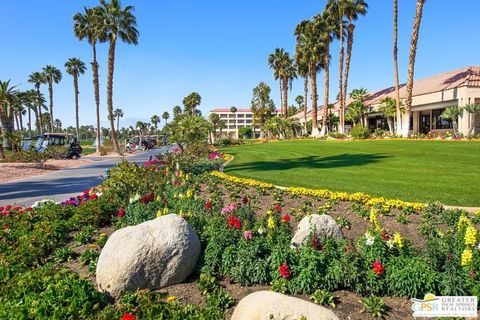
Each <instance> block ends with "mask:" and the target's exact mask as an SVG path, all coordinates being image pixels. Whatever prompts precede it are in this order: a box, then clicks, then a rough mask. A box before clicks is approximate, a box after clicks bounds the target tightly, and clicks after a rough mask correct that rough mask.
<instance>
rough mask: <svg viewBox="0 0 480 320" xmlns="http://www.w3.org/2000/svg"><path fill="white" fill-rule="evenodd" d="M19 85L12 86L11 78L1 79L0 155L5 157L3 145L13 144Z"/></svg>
mask: <svg viewBox="0 0 480 320" xmlns="http://www.w3.org/2000/svg"><path fill="white" fill-rule="evenodd" d="M17 95H18V90H17V86H12V85H11V84H10V80H8V81H0V124H1V126H0V157H1V158H2V159H5V153H4V151H3V145H4V144H5V145H6V147H7V148H9V147H10V146H11V141H10V139H8V137H9V135H10V134H12V133H13V131H14V122H13V117H14V110H13V104H14V103H15V100H16V99H17Z"/></svg>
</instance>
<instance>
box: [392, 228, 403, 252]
mask: <svg viewBox="0 0 480 320" xmlns="http://www.w3.org/2000/svg"><path fill="white" fill-rule="evenodd" d="M392 242H393V243H394V244H395V245H396V246H397V247H398V248H399V249H401V248H403V239H402V236H401V235H400V233H399V232H395V234H394V235H393V241H392Z"/></svg>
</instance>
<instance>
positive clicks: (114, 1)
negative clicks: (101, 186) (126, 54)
mask: <svg viewBox="0 0 480 320" xmlns="http://www.w3.org/2000/svg"><path fill="white" fill-rule="evenodd" d="M100 3H101V5H102V6H101V8H102V9H101V11H102V19H103V23H104V25H105V28H106V34H107V39H108V42H109V48H108V80H107V109H108V116H109V120H110V127H111V129H112V130H111V131H112V140H113V147H114V151H115V152H120V146H119V144H118V139H117V133H116V131H115V125H114V123H113V71H114V67H115V48H116V45H117V40H118V39H120V40H122V41H123V42H125V43H127V44H133V45H137V44H138V30H137V28H136V26H137V19H136V18H135V16H134V15H133V13H132V12H133V10H134V9H135V8H134V7H133V6H126V7H125V8H122V6H121V3H120V1H119V0H111V1H110V2H106V1H105V0H101V1H100Z"/></svg>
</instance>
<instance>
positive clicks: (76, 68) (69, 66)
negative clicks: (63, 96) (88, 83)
mask: <svg viewBox="0 0 480 320" xmlns="http://www.w3.org/2000/svg"><path fill="white" fill-rule="evenodd" d="M65 68H66V70H67V73H68V74H70V75H72V76H73V88H74V90H75V124H76V127H75V128H76V134H77V137H78V136H79V132H80V124H79V120H78V94H79V92H78V76H79V75H81V74H85V71H86V70H87V67H86V66H85V63H84V62H83V61H82V60H80V59H78V58H70V59H68V61H67V62H66V63H65Z"/></svg>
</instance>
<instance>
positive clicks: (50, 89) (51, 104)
mask: <svg viewBox="0 0 480 320" xmlns="http://www.w3.org/2000/svg"><path fill="white" fill-rule="evenodd" d="M48 94H49V97H50V131H53V80H52V79H50V80H48Z"/></svg>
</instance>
